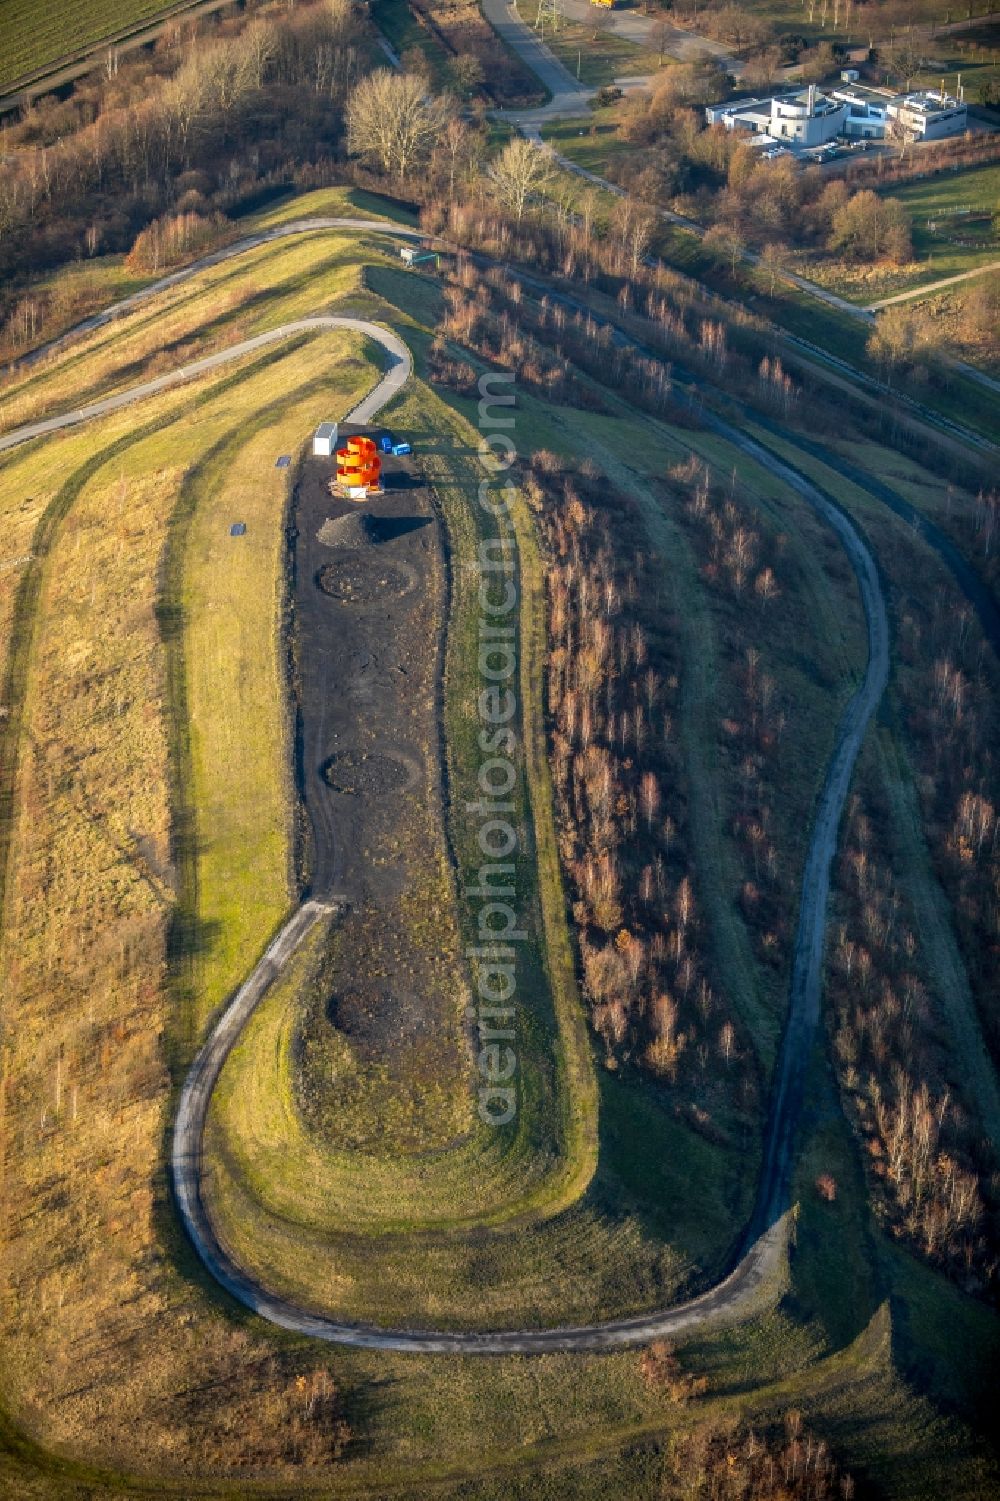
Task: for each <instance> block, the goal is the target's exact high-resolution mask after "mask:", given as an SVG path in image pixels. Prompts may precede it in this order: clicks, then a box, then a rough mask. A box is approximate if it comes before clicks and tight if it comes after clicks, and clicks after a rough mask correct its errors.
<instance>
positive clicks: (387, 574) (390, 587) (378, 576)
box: [316, 555, 417, 605]
mask: <svg viewBox="0 0 1000 1501" xmlns="http://www.w3.org/2000/svg"><path fill="white" fill-rule="evenodd" d="M316 582H317V584H318V585H319V587H320V588H321V589H322V591H323V593H324V594H327V595H329V597H330V598H331V599H336V600H339V601H340V603H341V604H344V605H370V604H376V603H377V602H378V601H379V600H387V599H401V598H402V597H403V595H404V594H408V593H409V592H410V590H411V589H412V588H414V587H415V585H416V582H417V577H416V574H415V573H414V571H413V569H412V568H409V567H408V566H406V565H404V564H402V563H386V562H385V561H383V559H381V558H380V559H379V560H378V562H377V563H376V564H373V563H372V562H370V561H369V560H367V559H365V558H359V557H356V556H354V555H347V556H345V557H338V559H337V561H336V562H335V563H327V564H326V565H325V566H324V567H323V568H321V569H320V571H319V573H318V574H317V576H316Z"/></svg>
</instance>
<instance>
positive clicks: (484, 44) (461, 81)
mask: <svg viewBox="0 0 1000 1501" xmlns="http://www.w3.org/2000/svg"><path fill="white" fill-rule="evenodd" d="M410 8H411V11H412V13H413V14H414V15H415V16H417V17H418V18H419V19H420V20H421V21H422V22H423V23H424V25H425V26H426V27H427V28H428V29H429V31H430V32H431V33H432V34H433V35H434V36H435V37H436V38H437V39H438V41H439V42H441V44H442V46H443V47H444V48H445V50H446V51H447V52H448V53H450V55H451V56H452V58H453V59H455V73H456V79H455V81H456V83H457V84H458V85H459V87H463V86H464V87H465V88H470V87H471V88H476V87H481V88H485V89H486V91H487V92H488V94H489V96H490V98H491V99H492V100H493V101H494V102H495V103H496V104H499V105H500V106H501V107H502V106H504V105H506V106H511V105H513V106H515V107H516V106H522V107H523V106H524V105H526V104H534V103H536V102H537V101H538V100H539V99H540V98H541V94H540V91H539V88H538V83H537V81H536V79H535V77H534V75H533V74H532V73H530V72H529V71H528V70H527V69H526V68H525V66H524V65H523V63H522V62H521V60H520V59H519V58H518V57H516V56H515V54H514V53H512V52H510V51H509V50H508V48H506V47H505V46H504V45H503V43H502V42H501V41H500V38H499V37H498V36H497V34H496V32H495V31H494V30H493V28H492V26H491V25H490V24H489V22H488V21H487V19H486V17H485V16H484V15H483V13H482V11H481V10H480V9H479V6H478V5H476V4H474V3H473V0H435V3H434V4H429V3H428V0H412V4H411V7H410ZM407 62H409V58H407Z"/></svg>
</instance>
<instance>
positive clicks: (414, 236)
mask: <svg viewBox="0 0 1000 1501" xmlns="http://www.w3.org/2000/svg"><path fill="white" fill-rule="evenodd" d="M227 3H228V0H227ZM321 229H349V230H354V231H356V232H358V233H372V232H373V231H374V232H376V233H379V234H386V235H401V236H402V237H403V239H406V240H425V239H427V236H426V235H425V234H424V232H423V231H422V230H420V229H410V228H408V227H407V226H406V225H405V224H393V223H392V222H391V221H389V220H385V219H350V218H337V217H328V216H323V215H319V216H317V217H316V218H312V219H290V220H289V222H288V223H287V224H276V225H275V226H274V227H273V228H272V229H262V230H261V231H260V233H259V234H255V235H247V236H245V238H244V239H242V240H234V241H233V242H232V243H231V244H229V245H222V246H220V247H219V249H218V250H213V251H211V252H210V254H208V255H203V256H200V257H199V259H198V260H196V261H191V262H190V264H189V265H187V266H182V267H181V268H180V270H179V271H172V272H171V273H170V275H169V276H161V277H160V279H159V280H158V281H153V282H150V284H149V286H148V287H141V288H140V289H139V291H138V292H131V293H130V294H129V295H128V297H123V298H122V299H121V301H120V302H112V303H110V304H109V305H108V306H107V307H106V308H102V309H101V311H100V312H99V313H93V314H91V316H90V317H89V318H83V319H81V321H80V322H79V323H74V325H73V327H72V328H69V329H67V330H66V332H65V333H64V334H60V335H59V336H58V338H55V339H50V340H49V341H48V343H46V344H40V345H39V346H38V348H37V349H33V350H31V352H30V353H29V354H25V355H22V356H21V358H20V359H19V360H15V361H14V362H13V364H12V365H11V366H10V367H9V368H10V369H12V370H19V369H23V368H24V367H25V366H26V365H34V364H37V362H38V361H39V360H41V359H44V357H45V356H46V355H47V354H51V353H52V351H53V350H55V349H60V348H61V347H62V345H63V344H66V343H68V342H69V340H70V339H78V338H79V337H80V335H81V334H89V333H93V331H94V330H95V329H96V328H103V327H104V325H105V324H107V323H113V322H114V321H115V319H116V318H124V317H125V316H126V315H127V314H128V313H131V312H133V311H134V310H135V308H137V307H139V306H140V304H141V303H143V302H148V300H149V299H150V298H151V297H158V296H159V294H160V293H161V292H166V291H169V289H170V288H171V287H176V286H178V285H179V284H180V283H181V282H185V281H189V280H190V278H191V277H192V276H198V275H199V273H200V272H202V271H207V270H209V269H210V267H212V266H219V265H221V264H222V262H223V261H229V260H232V259H233V258H234V257H235V256H238V255H245V254H246V252H247V251H248V250H257V249H258V248H259V247H260V246H261V245H271V244H273V243H274V241H275V240H286V239H288V238H289V237H290V236H292V235H301V234H308V233H310V231H313V230H321Z"/></svg>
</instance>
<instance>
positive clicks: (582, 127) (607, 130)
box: [542, 105, 631, 173]
mask: <svg viewBox="0 0 1000 1501" xmlns="http://www.w3.org/2000/svg"><path fill="white" fill-rule="evenodd" d="M618 122H619V115H618V112H617V110H616V109H615V107H614V106H613V105H612V106H611V107H610V108H608V109H595V110H594V111H593V112H592V113H590V114H587V115H582V116H580V118H579V119H571V120H550V121H548V122H547V123H546V124H545V125H543V126H542V138H543V140H545V141H547V142H548V143H549V145H550V146H553V147H554V148H555V150H556V151H560V152H562V154H563V155H564V156H568V157H569V159H570V161H574V162H576V163H577V164H578V165H579V166H581V167H586V169H587V171H588V172H599V173H603V172H605V171H606V170H607V167H608V163H609V162H610V161H611V160H612V159H613V158H614V157H616V156H625V155H627V153H628V152H629V150H630V149H631V148H630V147H629V145H628V143H627V142H626V141H623V140H622V138H621V136H620V135H619V134H618Z"/></svg>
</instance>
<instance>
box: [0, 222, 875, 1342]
mask: <svg viewBox="0 0 1000 1501" xmlns="http://www.w3.org/2000/svg"><path fill="white" fill-rule="evenodd" d="M367 227H372V226H368V225H366V228H367ZM378 227H382V226H378ZM251 243H257V242H256V241H254V242H251ZM228 250H229V253H230V254H232V253H235V250H234V247H228ZM323 327H325V328H349V329H353V330H355V331H357V332H361V333H364V334H367V335H368V337H369V338H372V339H374V340H377V341H378V342H379V343H380V344H381V345H382V347H383V348H384V349H385V350H386V352H387V353H388V355H389V357H390V360H391V362H392V363H391V364H390V367H389V369H388V370H387V372H386V374H385V375H384V376H383V377H382V379H381V381H380V382H379V383H378V385H377V386H376V387H375V389H374V390H373V391H372V392H371V393H370V395H369V396H368V397H366V398H365V400H364V401H363V402H362V403H361V404H360V405H359V406H358V407H357V408H356V409H355V410H354V411H353V412H352V413H351V414H350V417H349V419H348V420H353V421H356V422H367V421H371V420H372V418H373V417H374V416H375V415H376V414H377V413H378V411H379V410H380V409H381V408H382V407H383V406H384V405H385V403H386V402H387V401H388V400H389V399H390V398H391V397H392V396H394V395H395V394H396V392H398V391H399V390H400V389H401V388H402V386H403V385H404V384H405V382H406V380H407V379H408V377H409V374H410V371H411V368H412V366H411V359H410V354H409V350H408V349H407V347H406V345H405V344H404V343H403V341H402V340H401V339H400V338H399V336H398V335H397V334H395V333H392V332H391V331H390V330H387V329H384V328H381V327H380V326H379V325H377V324H374V323H369V322H367V321H365V320H363V319H358V318H349V317H337V316H335V315H327V316H324V317H315V318H308V319H300V320H298V321H296V322H294V323H288V324H285V325H283V327H281V328H278V329H274V330H271V331H270V332H269V333H267V334H263V335H259V336H258V337H257V338H256V339H251V340H248V341H247V342H246V343H244V344H238V345H235V346H233V347H231V348H229V349H225V350H222V351H220V352H219V353H218V354H216V355H212V356H209V357H208V358H207V359H205V360H200V361H198V362H197V363H196V364H194V365H190V366H186V367H184V368H182V369H181V370H178V371H175V372H174V373H173V374H172V375H168V376H162V377H159V378H158V379H157V380H155V381H150V382H146V383H144V384H143V385H141V386H136V387H134V388H133V389H132V390H130V391H127V392H123V393H120V394H119V395H117V396H112V397H108V398H106V400H105V401H102V402H96V403H94V404H93V406H91V407H88V408H82V409H81V410H80V411H77V412H69V413H67V414H65V415H64V416H63V417H56V418H49V419H47V420H46V421H44V422H41V423H32V424H29V425H28V426H27V427H24V428H20V429H18V430H16V431H15V432H12V433H9V434H8V435H7V436H6V438H5V439H3V440H2V446H3V447H4V448H12V447H14V446H15V445H16V444H18V443H24V442H26V441H28V439H30V438H33V437H37V436H40V435H42V434H44V433H49V432H53V431H56V430H58V429H59V428H65V427H70V426H73V425H75V424H77V423H79V422H83V421H86V420H87V418H88V417H90V416H98V415H100V414H101V413H103V412H107V411H111V410H115V409H116V408H118V407H120V406H123V405H125V404H126V403H127V402H129V401H134V400H136V399H139V398H140V397H141V396H143V395H148V394H151V393H152V392H155V391H160V390H163V389H164V388H165V387H166V386H168V385H170V384H175V383H177V382H179V381H183V380H187V379H189V378H191V376H192V375H194V374H197V373H201V372H202V371H204V370H210V369H215V368H218V367H219V366H221V365H223V364H225V363H226V362H227V361H232V360H235V359H239V358H240V357H241V356H242V355H244V354H246V353H247V352H248V351H249V350H250V349H253V348H259V347H261V345H262V344H267V343H269V342H273V341H274V340H277V339H281V338H284V337H287V336H288V335H289V334H292V333H295V332H298V331H302V330H310V329H316V328H323ZM712 422H713V425H714V426H715V427H716V430H717V431H719V432H720V434H722V435H723V436H725V437H727V438H729V439H730V441H732V442H735V443H737V444H738V445H739V446H740V447H741V448H742V449H743V450H744V451H745V452H746V453H748V454H750V455H751V457H753V458H754V459H755V460H756V461H757V462H759V463H761V464H763V465H764V466H765V467H766V468H768V469H769V470H770V471H771V472H772V473H773V474H775V475H776V476H777V477H778V478H779V479H781V480H782V481H784V482H785V483H788V484H791V485H793V486H794V488H795V489H796V491H797V492H798V493H799V494H800V495H801V496H802V498H803V499H804V500H805V501H806V502H807V503H808V504H809V505H810V506H811V507H812V508H813V509H814V510H815V511H816V512H817V513H818V514H819V515H820V516H821V517H822V519H823V520H825V521H826V522H827V523H828V524H829V525H831V526H833V528H834V529H835V531H836V532H837V534H838V536H840V538H841V540H842V541H843V542H844V545H845V547H846V549H847V553H848V557H849V558H850V561H851V564H852V566H853V567H854V569H855V573H856V575H857V578H858V584H859V588H860V591H861V597H862V600H863V602H864V608H865V614H866V618H867V622H868V643H869V656H868V664H867V667H866V670H865V675H864V679H863V681H862V683H861V686H860V687H859V688H858V689H857V691H856V692H855V694H854V695H853V697H852V698H851V701H850V703H849V704H848V706H847V708H846V710H845V712H844V715H843V718H842V721H841V724H840V729H839V731H838V735H837V741H836V747H835V751H834V755H833V759H832V760H831V762H830V765H829V767H828V769H827V773H826V777H825V780H824V784H823V790H822V792H821V794H820V799H819V804H818V806H817V812H816V818H815V822H814V826H813V832H812V837H811V840H810V845H809V851H808V854H807V857H806V864H805V870H804V875H803V884H802V898H801V903H800V908H799V921H798V931H797V937H796V944H795V951H794V956H793V964H792V983H791V995H790V1002H789V1014H788V1020H787V1023H786V1028H785V1034H784V1037H783V1040H782V1046H781V1051H780V1054H779V1060H778V1068H777V1072H776V1076H775V1081H774V1086H773V1099H772V1106H771V1113H770V1119H769V1122H768V1129H767V1138H766V1144H765V1155H764V1165H763V1169H762V1173H761V1179H760V1185H759V1189H758V1195H757V1205H756V1208H755V1212H754V1216H753V1219H752V1221H751V1224H750V1227H749V1233H748V1236H747V1242H746V1245H747V1248H746V1249H745V1251H744V1253H743V1255H742V1257H741V1259H740V1261H739V1262H738V1264H737V1265H736V1267H735V1268H734V1269H733V1270H732V1271H731V1272H730V1273H729V1274H728V1276H726V1277H725V1278H723V1279H722V1280H721V1281H720V1282H718V1283H717V1284H716V1285H715V1286H714V1287H712V1288H710V1289H708V1290H707V1291H706V1292H704V1293H701V1294H700V1295H699V1296H698V1297H696V1298H691V1299H689V1300H687V1301H686V1302H683V1303H679V1304H676V1305H675V1306H674V1307H672V1308H668V1309H664V1310H662V1311H660V1312H654V1313H649V1314H639V1315H636V1316H635V1317H632V1318H622V1319H614V1320H610V1321H608V1322H605V1323H599V1324H592V1325H582V1326H573V1327H564V1328H553V1329H539V1330H498V1331H492V1332H485V1333H475V1332H472V1331H465V1330H461V1331H447V1330H429V1329H428V1330H418V1329H412V1330H411V1329H383V1328H379V1327H377V1326H375V1325H366V1324H354V1323H340V1322H338V1321H336V1320H334V1319H330V1318H326V1317H323V1316H320V1315H316V1314H312V1313H309V1312H308V1311H307V1310H305V1309H302V1308H299V1307H297V1306H296V1305H295V1304H293V1303H291V1302H288V1301H287V1300H285V1299H282V1298H278V1297H275V1296H272V1295H271V1294H270V1293H268V1292H267V1291H266V1290H265V1289H264V1288H263V1287H261V1286H260V1285H258V1284H257V1283H255V1282H254V1281H253V1280H252V1279H251V1278H250V1277H248V1276H247V1274H246V1273H245V1272H243V1271H242V1269H241V1268H240V1267H239V1266H237V1265H236V1264H235V1263H234V1262H233V1261H232V1259H231V1258H230V1257H229V1255H228V1253H227V1252H226V1250H225V1249H224V1247H223V1246H222V1245H221V1244H220V1242H219V1240H218V1238H217V1236H216V1234H215V1230H214V1228H213V1226H212V1223H211V1221H210V1219H209V1217H208V1214H207V1213H206V1210H205V1207H204V1203H203V1201H202V1197H201V1168H202V1160H201V1159H202V1140H203V1135H204V1128H205V1120H206V1116H207V1112H208V1107H209V1102H210V1100H211V1097H212V1091H213V1089H214V1087H215V1083H216V1081H217V1079H218V1077H219V1074H220V1072H221V1070H222V1067H223V1064H224V1063H225V1060H226V1058H227V1057H228V1055H229V1053H230V1051H231V1049H232V1047H233V1045H234V1044H235V1042H236V1040H237V1038H238V1037H239V1035H240V1033H241V1031H242V1030H243V1027H244V1026H245V1025H246V1022H247V1021H248V1019H249V1018H250V1016H251V1015H252V1014H253V1011H254V1009H255V1008H256V1006H257V1005H258V1003H259V1002H260V1000H261V998H262V996H263V995H264V994H265V993H266V992H267V989H268V988H269V986H270V985H271V983H272V982H273V981H274V979H275V978H276V977H277V976H278V975H279V974H280V973H281V971H282V969H283V968H284V966H285V965H286V964H287V963H288V961H289V959H290V958H291V957H292V955H293V954H294V953H295V952H296V950H297V949H298V947H299V945H300V944H301V943H302V941H303V940H304V939H305V937H306V936H307V935H308V933H309V932H310V931H311V930H312V928H313V926H314V925H315V924H316V923H317V922H318V921H320V920H321V919H323V918H324V917H326V916H328V915H330V914H331V913H332V912H333V911H334V910H336V901H335V899H332V898H331V899H328V900H326V901H323V900H310V901H307V902H304V903H303V904H302V905H301V906H300V907H299V908H298V909H297V910H296V911H295V912H294V913H293V914H292V916H291V917H290V918H289V920H288V922H287V923H286V924H285V926H284V927H283V928H282V930H281V932H280V933H279V934H278V935H277V937H276V938H275V939H274V941H273V942H272V944H271V945H270V947H269V948H268V950H267V952H266V953H265V955H264V957H263V959H262V960H261V961H260V963H259V964H258V965H257V966H256V968H255V969H254V971H253V973H252V974H251V975H250V976H249V978H248V979H247V980H246V981H245V982H244V984H243V985H241V986H240V988H239V989H238V990H237V992H236V994H235V995H234V996H233V998H232V999H231V1000H230V1002H229V1004H228V1005H227V1006H226V1008H225V1010H224V1011H223V1013H222V1015H221V1016H220V1018H219V1020H218V1021H217V1022H216V1024H215V1026H214V1028H213V1030H212V1032H211V1034H210V1036H209V1038H208V1040H207V1041H206V1043H205V1044H204V1046H203V1048H202V1050H201V1052H200V1053H199V1054H198V1056H197V1057H196V1059H195V1061H194V1063H193V1064H192V1066H191V1069H190V1071H189V1074H188V1077H187V1079H186V1081H185V1083H184V1086H183V1088H182V1091H181V1098H180V1102H179V1106H178V1111H177V1116H176V1119H175V1123H174V1133H173V1141H172V1147H171V1174H172V1178H173V1182H174V1189H175V1194H176V1198H177V1204H178V1209H179V1211H180V1214H181V1218H182V1221H183V1223H184V1226H185V1229H186V1230H187V1233H188V1235H189V1237H190V1239H191V1241H192V1244H193V1245H194V1247H195V1250H196V1251H197V1253H198V1255H199V1257H200V1258H201V1260H202V1262H203V1264H204V1265H205V1267H206V1268H207V1269H208V1271H209V1272H210V1273H211V1274H212V1276H213V1277H214V1278H215V1279H216V1280H217V1281H218V1282H219V1283H220V1285H221V1286H222V1287H224V1288H225V1289H226V1290H227V1291H228V1292H229V1293H230V1294H231V1295H232V1296H233V1297H234V1298H236V1299H237V1300H238V1301H239V1302H240V1303H242V1304H244V1305H245V1306H246V1307H247V1308H249V1309H251V1310H253V1311H254V1312H255V1313H259V1314H260V1315H261V1316H262V1317H263V1318H266V1319H268V1320H269V1321H270V1322H272V1323H274V1324H277V1325H280V1326H281V1327H283V1328H286V1329H290V1330H293V1331H295V1332H296V1333H299V1334H304V1335H309V1336H312V1337H314V1338H317V1339H322V1340H326V1341H328V1342H331V1343H336V1344H345V1345H353V1346H359V1347H364V1348H370V1349H386V1350H389V1349H391V1350H404V1351H405V1350H409V1351H422V1352H426V1353H436V1352H441V1353H445V1352H464V1353H481V1354H533V1353H541V1352H546V1351H550V1352H551V1351H588V1350H609V1349H615V1348H620V1347H623V1346H630V1345H642V1344H647V1343H648V1342H649V1341H650V1340H653V1339H657V1338H660V1337H663V1336H672V1335H675V1334H678V1333H681V1332H683V1331H686V1330H689V1329H691V1328H694V1327H697V1326H698V1325H700V1324H702V1323H704V1322H706V1321H708V1320H710V1319H712V1320H715V1319H722V1318H728V1319H732V1318H736V1317H741V1316H742V1315H743V1314H744V1313H746V1312H747V1311H748V1310H749V1308H750V1307H751V1305H752V1304H753V1302H754V1301H755V1300H756V1297H757V1294H758V1292H759V1290H760V1289H761V1287H762V1286H763V1285H765V1284H766V1283H767V1281H768V1280H769V1278H770V1277H771V1275H772V1273H773V1272H774V1271H775V1270H776V1269H777V1268H778V1267H779V1266H780V1265H781V1261H782V1257H783V1253H784V1245H785V1227H784V1220H783V1219H782V1218H781V1216H782V1215H783V1213H784V1210H785V1209H786V1208H787V1205H788V1202H789V1189H790V1177H791V1167H792V1152H793V1145H794V1135H795V1129H796V1126H797V1124H798V1113H799V1106H800V1104H801V1101H802V1096H803V1091H804V1083H805V1076H806V1071H807V1068H808V1064H809V1059H810V1054H811V1050H812V1044H813V1040H814V1035H815V1028H816V1022H817V1019H818V1016H819V1005H820V993H821V979H822V975H821V968H822V954H823V937H824V928H825V920H826V899H827V891H828V887H829V870H830V863H831V861H832V858H833V853H834V850H835V848H836V842H837V829H838V826H839V823H840V816H841V813H842V811H843V806H844V801H845V798H846V795H847V790H848V785H849V782H850V777H851V772H852V770H853V767H854V762H855V760H856V758H857V755H858V752H859V750H860V748H861V744H862V741H863V739H864V736H865V732H866V730H867V728H868V725H869V722H870V720H871V718H872V716H873V714H874V712H875V710H876V708H877V706H878V702H879V699H880V698H881V695H882V691H883V689H884V687H885V683H886V680H887V677H888V666H889V644H888V643H889V637H888V625H887V618H886V609H885V601H884V599H883V597H882V592H881V588H880V586H879V581H878V574H877V571H876V568H875V563H874V560H873V559H872V556H871V554H870V552H869V551H868V548H867V546H866V544H865V543H864V541H863V540H862V538H861V536H860V534H859V533H858V532H857V530H856V529H855V528H854V526H853V524H852V523H851V522H850V521H849V520H848V518H847V517H846V516H845V515H843V514H842V513H841V512H840V511H839V510H838V509H837V508H836V507H835V506H834V505H833V504H832V502H831V501H830V500H829V499H828V498H827V497H826V496H825V495H824V494H823V492H822V491H820V490H819V489H818V488H817V487H816V486H815V485H813V484H812V483H811V481H809V480H808V479H806V477H805V476H804V475H801V474H799V473H798V472H797V471H796V470H794V469H793V468H792V467H791V466H790V465H787V464H785V463H783V462H782V461H781V460H779V459H777V458H776V457H775V456H774V455H773V454H770V453H769V452H768V451H767V450H766V449H764V448H762V447H760V446H759V445H758V444H756V443H754V442H753V440H752V439H750V438H748V437H746V436H745V435H744V434H742V433H740V432H739V431H738V430H737V429H735V428H732V427H730V426H729V424H728V423H725V422H723V421H722V420H721V419H717V418H714V417H713V418H712Z"/></svg>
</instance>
